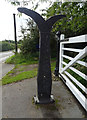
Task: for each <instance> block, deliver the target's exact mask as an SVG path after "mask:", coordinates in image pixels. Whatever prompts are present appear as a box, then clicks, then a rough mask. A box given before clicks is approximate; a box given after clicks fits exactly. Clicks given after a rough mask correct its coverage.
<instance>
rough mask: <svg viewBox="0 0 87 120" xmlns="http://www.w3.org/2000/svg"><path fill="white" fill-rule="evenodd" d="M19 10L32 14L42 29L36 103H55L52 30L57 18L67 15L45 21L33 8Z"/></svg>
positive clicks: (56, 16) (19, 9)
mask: <svg viewBox="0 0 87 120" xmlns="http://www.w3.org/2000/svg"><path fill="white" fill-rule="evenodd" d="M18 11H19V12H21V13H24V14H26V15H28V16H30V17H31V18H32V19H33V20H34V21H35V22H36V23H37V25H38V28H39V30H40V55H39V68H38V76H37V96H34V100H35V103H37V104H46V103H53V102H54V99H53V97H52V95H51V88H52V76H51V65H50V32H51V29H52V26H53V24H54V23H55V22H56V21H57V20H59V19H61V18H63V17H65V15H55V16H52V17H51V18H49V19H48V20H46V21H45V20H44V19H43V18H42V16H40V14H38V13H36V12H35V11H33V10H30V9H27V8H24V7H20V8H18Z"/></svg>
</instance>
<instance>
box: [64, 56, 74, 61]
mask: <svg viewBox="0 0 87 120" xmlns="http://www.w3.org/2000/svg"><path fill="white" fill-rule="evenodd" d="M62 57H64V58H66V59H68V60H72V59H73V58H72V57H69V56H67V55H62Z"/></svg>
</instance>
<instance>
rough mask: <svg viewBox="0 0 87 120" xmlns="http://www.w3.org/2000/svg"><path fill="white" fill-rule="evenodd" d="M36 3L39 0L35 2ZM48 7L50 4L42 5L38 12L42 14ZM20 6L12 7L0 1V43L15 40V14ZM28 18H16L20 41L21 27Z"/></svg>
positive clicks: (3, 0) (23, 16) (2, 0)
mask: <svg viewBox="0 0 87 120" xmlns="http://www.w3.org/2000/svg"><path fill="white" fill-rule="evenodd" d="M35 1H36V2H37V1H39V0H35ZM53 1H55V0H53ZM27 7H28V8H31V7H32V6H31V4H29V6H27ZM46 7H49V4H48V3H42V4H41V5H40V6H39V9H38V10H37V12H40V11H39V10H40V9H44V8H46ZM17 8H18V6H16V7H15V6H14V5H11V3H8V2H6V1H5V0H0V16H1V17H0V41H2V40H5V39H8V40H9V39H10V40H14V23H13V13H16V14H17V13H18V11H17ZM25 18H28V16H26V15H22V17H20V18H19V16H16V24H17V39H19V37H18V36H20V26H21V25H24V19H25Z"/></svg>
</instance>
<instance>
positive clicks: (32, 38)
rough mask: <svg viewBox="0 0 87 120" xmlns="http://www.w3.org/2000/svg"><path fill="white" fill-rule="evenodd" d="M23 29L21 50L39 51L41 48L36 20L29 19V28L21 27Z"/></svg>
mask: <svg viewBox="0 0 87 120" xmlns="http://www.w3.org/2000/svg"><path fill="white" fill-rule="evenodd" d="M21 31H22V34H23V38H22V39H23V42H22V46H21V52H22V53H23V54H29V53H35V52H37V51H38V50H39V30H38V27H37V25H36V24H35V23H34V21H33V20H30V19H29V20H27V28H25V29H24V28H21ZM26 31H27V32H26Z"/></svg>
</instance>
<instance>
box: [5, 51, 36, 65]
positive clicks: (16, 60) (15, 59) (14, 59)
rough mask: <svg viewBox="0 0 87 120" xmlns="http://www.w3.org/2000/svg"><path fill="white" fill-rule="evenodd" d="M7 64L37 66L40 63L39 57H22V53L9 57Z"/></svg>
mask: <svg viewBox="0 0 87 120" xmlns="http://www.w3.org/2000/svg"><path fill="white" fill-rule="evenodd" d="M6 63H7V64H22V65H23V64H28V65H29V64H36V63H38V57H33V56H31V55H27V56H25V55H22V54H20V53H18V54H16V55H13V56H11V57H9V58H8V59H7V60H6Z"/></svg>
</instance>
